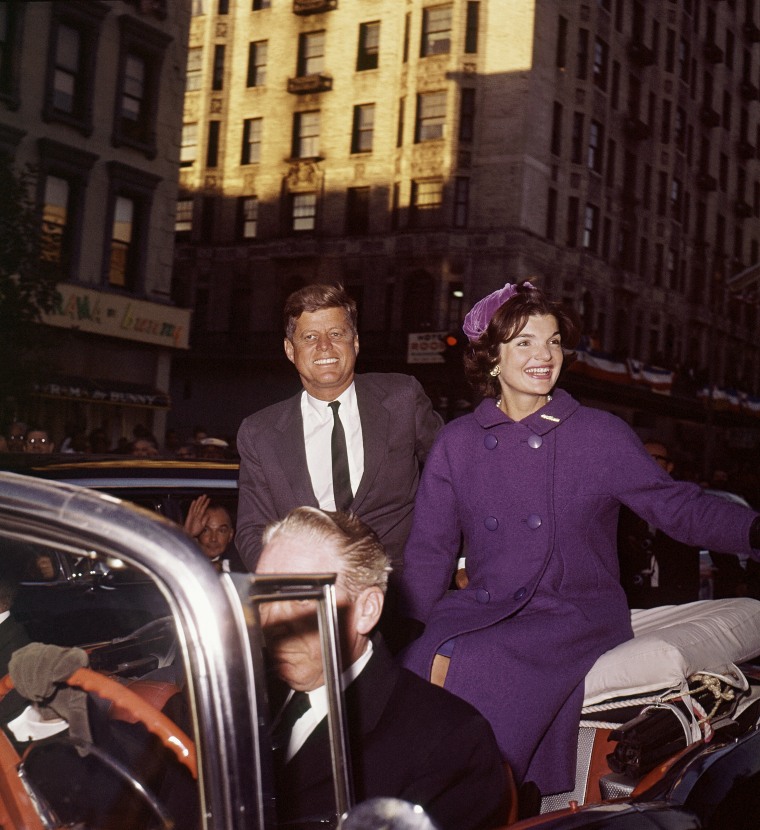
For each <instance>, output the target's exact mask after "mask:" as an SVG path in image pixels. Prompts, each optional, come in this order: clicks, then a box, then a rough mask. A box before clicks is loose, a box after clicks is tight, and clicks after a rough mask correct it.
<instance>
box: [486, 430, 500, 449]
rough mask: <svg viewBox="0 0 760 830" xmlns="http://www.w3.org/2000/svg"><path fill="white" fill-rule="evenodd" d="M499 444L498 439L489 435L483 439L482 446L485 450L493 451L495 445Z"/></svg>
mask: <svg viewBox="0 0 760 830" xmlns="http://www.w3.org/2000/svg"><path fill="white" fill-rule="evenodd" d="M498 443H499V439H498V438H497V437H496V436H495V435H491V434H490V433H489V434H488V435H486V437H485V438H484V439H483V446H484V447H485V448H486V449H487V450H495V449H496V445H497V444H498Z"/></svg>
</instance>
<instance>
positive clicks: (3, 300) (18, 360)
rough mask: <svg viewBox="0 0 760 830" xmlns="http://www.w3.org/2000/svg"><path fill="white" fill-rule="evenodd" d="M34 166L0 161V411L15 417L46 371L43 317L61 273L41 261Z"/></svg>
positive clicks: (55, 292) (39, 225) (52, 297)
mask: <svg viewBox="0 0 760 830" xmlns="http://www.w3.org/2000/svg"><path fill="white" fill-rule="evenodd" d="M36 179H37V177H36V175H35V172H34V170H33V169H32V168H31V167H28V166H27V167H25V168H24V169H23V170H17V169H15V168H14V167H13V165H12V164H11V162H10V160H9V159H8V158H7V157H0V409H3V410H5V411H4V412H2V415H4V416H6V417H8V416H9V415H10V417H13V415H14V413H13V412H12V411H10V410H15V409H16V405H17V404H18V403H19V402H21V401H23V400H24V399H25V398H26V396H27V395H28V393H29V391H30V390H31V388H32V386H33V384H34V382H35V380H37V377H38V376H39V374H40V372H42V371H44V366H43V357H42V355H43V350H44V347H45V345H46V343H47V341H48V340H49V335H50V332H49V330H48V327H47V326H43V325H40V323H39V321H40V315H41V313H42V312H45V311H49V310H51V309H52V307H53V305H54V304H55V302H56V299H57V297H58V293H57V291H56V283H57V282H58V281H59V280H60V279H61V278H62V274H61V271H60V268H59V267H58V266H57V265H55V264H53V263H50V262H46V261H44V260H43V259H42V257H41V255H40V254H41V246H42V241H43V236H42V226H41V217H40V214H39V211H38V210H37V208H36V205H35V200H34V192H35V186H36Z"/></svg>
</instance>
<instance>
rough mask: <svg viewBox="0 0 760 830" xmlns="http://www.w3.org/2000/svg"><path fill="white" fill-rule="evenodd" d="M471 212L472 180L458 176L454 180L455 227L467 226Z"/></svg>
mask: <svg viewBox="0 0 760 830" xmlns="http://www.w3.org/2000/svg"><path fill="white" fill-rule="evenodd" d="M469 212H470V180H469V179H468V178H466V177H465V176H457V177H456V179H455V180H454V227H455V228H466V227H467V219H468V216H469Z"/></svg>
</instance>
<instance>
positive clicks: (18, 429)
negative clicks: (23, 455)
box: [6, 421, 26, 452]
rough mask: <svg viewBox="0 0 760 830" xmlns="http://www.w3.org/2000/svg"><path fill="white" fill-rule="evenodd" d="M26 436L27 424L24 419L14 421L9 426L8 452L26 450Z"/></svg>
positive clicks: (7, 437)
mask: <svg viewBox="0 0 760 830" xmlns="http://www.w3.org/2000/svg"><path fill="white" fill-rule="evenodd" d="M25 437H26V424H25V423H24V422H23V421H13V422H12V423H11V424H10V425H9V426H8V434H7V436H6V441H7V443H8V452H24V438H25Z"/></svg>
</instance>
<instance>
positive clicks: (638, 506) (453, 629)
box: [402, 283, 760, 795]
mask: <svg viewBox="0 0 760 830" xmlns="http://www.w3.org/2000/svg"><path fill="white" fill-rule="evenodd" d="M464 331H465V334H467V336H468V338H469V340H470V348H469V349H468V351H467V353H466V356H465V371H466V372H467V375H468V379H469V380H470V382H471V383H473V384H474V386H475V388H476V389H478V390H479V391H480V392H481V394H483V395H484V399H483V401H482V402H481V403H480V405H479V406H478V407H477V408H476V409H475V411H474V412H472V413H471V414H469V415H465V416H463V417H461V418H458V419H456V420H454V421H452V422H451V423H449V424H448V425H447V426H446V427H444V429H443V430H442V431H441V432H440V433H439V436H438V438H437V441H436V443H435V445H434V446H433V449H432V450H431V453H430V455H429V456H428V459H427V461H426V464H425V470H424V473H423V477H422V481H421V484H420V488H419V491H418V493H417V498H416V502H415V511H414V524H413V527H412V531H411V534H410V536H409V540H408V542H407V545H406V549H405V555H404V560H405V565H404V572H403V575H402V585H403V592H404V606H405V611H406V614H407V616H409V617H410V618H412V619H414V620H418V621H420V622H422V623H423V624H424V626H425V628H424V632H423V633H422V635H421V636H420V637H419V639H417V640H416V641H414V642H413V643H412V644H411V645H410V646H409V648H408V649H407V650H406V652H405V653H404V655H403V662H404V664H405V665H406V666H407V667H409V668H411V669H412V670H413V671H415V672H416V673H417V674H419V675H421V676H422V677H430V676H431V669H432V668H433V665H434V660H435V664H436V670H437V669H438V668H439V666H440V664H441V663H446V664H447V669H446V675H445V687H446V688H447V689H449V690H450V691H452V692H454V693H455V694H457V695H459V696H460V697H462V698H464V699H465V700H468V701H469V702H470V703H472V704H474V705H475V706H476V707H477V708H478V709H480V711H481V712H482V713H483V714H484V715H485V716H486V717H487V718H488V719H489V720H490V722H491V725H492V726H493V729H494V732H495V733H496V737H497V739H498V741H499V745H500V747H501V751H502V753H503V755H504V758H505V759H506V760H507V761H509V762H510V764H511V766H512V768H513V771H514V774H515V777H516V779H517V781H518V783H519V782H522V781H533V782H534V783H535V784H536V785H537V786H538V788H539V789H540V791H541V793H542V794H543V795H548V794H550V793H557V792H566V791H567V790H570V789H572V787H573V785H574V781H575V756H576V740H577V730H578V721H579V718H580V710H581V706H582V701H583V683H584V677H585V676H586V673H587V672H588V671H589V669H590V668H591V666H592V665H593V664H594V662H595V661H596V659H597V657H599V655H601V654H602V653H603V652H605V651H607V650H608V649H610V648H612V647H613V646H616V645H618V644H619V643H621V642H623V641H624V640H627V639H629V638H630V637H631V636H632V631H631V625H630V616H629V611H628V606H627V603H626V598H625V594H624V592H623V589H622V587H621V585H620V579H619V572H618V559H617V549H616V531H617V517H618V510H619V508H620V505H621V504H625V505H627V506H628V507H630V508H631V509H632V510H633V511H634V512H635V513H636V514H637V515H639V516H641V517H642V518H643V519H645V520H646V521H648V522H651V523H652V524H653V525H655V526H657V527H659V528H661V529H662V530H664V531H665V532H666V533H668V534H669V535H670V536H672V537H673V538H676V539H679V540H680V541H682V542H685V543H686V544H689V545H699V546H700V547H704V548H709V549H712V550H722V551H728V552H734V553H747V554H751V555H753V556H754V557H755V558H760V550H753V544H754V547H755V548H760V516H758V515H757V514H756V513H755V512H754V511H752V510H748V509H746V508H743V507H741V506H737V505H734V504H732V503H730V502H727V501H724V500H722V499H718V498H715V497H711V496H709V495H707V494H705V493H703V491H702V490H701V488H700V487H699V486H697V485H695V484H690V483H687V482H677V481H674V480H673V479H672V478H671V477H670V476H669V475H668V474H667V473H665V472H664V471H663V470H662V469H661V468H660V467H659V465H658V464H657V463H655V462H654V461H653V460H652V459H651V458H650V457H649V455H648V453H647V452H646V450H645V449H644V447H643V445H642V442H641V441H640V439H639V438H638V436H637V435H636V434H635V433H634V432H633V431H632V430H631V429H630V428H629V427H628V425H627V424H626V423H625V422H623V421H622V420H620V419H619V418H617V417H615V416H614V415H611V414H609V413H607V412H602V411H600V410H596V409H589V408H587V407H584V406H581V405H580V404H579V403H578V402H577V401H575V400H574V399H573V398H572V397H571V396H570V395H569V394H568V393H567V392H565V391H563V390H561V389H557V390H555V389H554V386H555V383H556V381H557V378H558V376H559V373H560V370H561V369H562V365H563V362H566V361H567V360H568V359H569V358H572V354H571V353H568V352H566V351H565V349H566V348H567V347H572V346H573V345H575V343H576V342H577V327H576V325H575V323H574V321H573V319H572V317H570V316H569V315H568V313H567V312H566V310H565V309H563V308H562V306H560V305H559V304H554V303H552V302H550V301H549V300H548V299H547V297H546V296H545V295H544V294H543V293H542V292H541V291H539V290H538V289H535V288H533V287H532V286H531V285H530V284H529V283H523V284H522V285H519V286H510V285H507V286H505V288H503V289H501V290H500V291H497V292H494V294H492V295H489V296H488V297H486V298H485V299H484V300H481V301H480V302H479V303H478V304H477V305H476V306H475V307H474V308H473V309H472V311H471V312H470V313H469V314H468V315H467V317H466V318H465V324H464ZM462 540H463V541H464V552H465V554H466V558H467V574H468V577H469V583H468V585H467V586H466V587H465V588H464V589H463V590H458V591H450V590H448V589H449V585H450V584H451V579H452V575H453V573H454V570H455V568H456V563H457V557H458V555H459V550H460V543H461V541H462Z"/></svg>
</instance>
